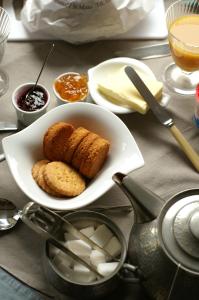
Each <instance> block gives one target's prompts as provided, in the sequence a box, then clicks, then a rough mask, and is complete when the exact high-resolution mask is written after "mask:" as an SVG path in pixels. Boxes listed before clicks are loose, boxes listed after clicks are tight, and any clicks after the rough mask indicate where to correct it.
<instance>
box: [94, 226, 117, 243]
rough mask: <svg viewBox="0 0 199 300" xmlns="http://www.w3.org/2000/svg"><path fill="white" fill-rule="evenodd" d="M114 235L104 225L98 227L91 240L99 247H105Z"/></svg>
mask: <svg viewBox="0 0 199 300" xmlns="http://www.w3.org/2000/svg"><path fill="white" fill-rule="evenodd" d="M112 236H113V234H112V232H111V231H110V229H109V228H108V227H107V226H106V225H104V224H102V225H100V226H98V227H97V229H96V230H95V232H94V233H93V234H92V236H91V237H90V239H91V240H92V241H93V242H95V243H96V244H97V245H98V246H100V247H104V246H105V245H106V244H107V243H108V241H109V240H110V239H111V238H112Z"/></svg>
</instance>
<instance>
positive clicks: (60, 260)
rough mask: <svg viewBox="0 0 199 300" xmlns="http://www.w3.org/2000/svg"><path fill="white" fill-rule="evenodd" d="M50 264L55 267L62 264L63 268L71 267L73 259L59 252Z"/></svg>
mask: <svg viewBox="0 0 199 300" xmlns="http://www.w3.org/2000/svg"><path fill="white" fill-rule="evenodd" d="M52 262H53V264H55V265H59V264H63V265H65V266H67V267H71V266H73V264H74V260H73V258H72V257H70V256H69V255H67V254H66V253H64V252H63V251H60V250H59V252H58V253H57V254H56V255H55V256H54V258H53V260H52Z"/></svg>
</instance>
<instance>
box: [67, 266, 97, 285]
mask: <svg viewBox="0 0 199 300" xmlns="http://www.w3.org/2000/svg"><path fill="white" fill-rule="evenodd" d="M71 279H73V280H74V281H77V282H84V283H89V282H92V281H94V280H95V279H96V276H95V274H94V273H93V272H92V271H90V270H89V269H88V268H86V267H85V266H83V265H81V264H79V263H76V264H75V265H74V273H73V278H71Z"/></svg>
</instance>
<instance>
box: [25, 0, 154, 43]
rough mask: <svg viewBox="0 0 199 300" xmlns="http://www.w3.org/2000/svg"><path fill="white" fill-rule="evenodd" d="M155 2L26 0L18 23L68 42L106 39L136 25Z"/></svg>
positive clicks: (143, 0)
mask: <svg viewBox="0 0 199 300" xmlns="http://www.w3.org/2000/svg"><path fill="white" fill-rule="evenodd" d="M154 3H155V0H27V1H26V3H25V5H24V8H23V10H22V15H21V18H22V22H23V24H24V25H25V27H26V28H27V29H28V30H29V31H31V32H36V31H43V32H45V33H48V34H51V35H52V36H54V37H56V38H58V39H62V40H65V41H68V42H70V43H75V44H78V43H83V42H90V41H94V40H102V39H107V38H109V37H113V36H114V35H118V34H122V33H124V32H126V31H128V30H129V29H131V28H132V27H133V26H134V25H136V24H137V23H138V22H139V21H140V20H141V19H143V18H144V17H145V16H146V14H147V13H148V12H149V11H150V10H151V9H152V8H153V6H154Z"/></svg>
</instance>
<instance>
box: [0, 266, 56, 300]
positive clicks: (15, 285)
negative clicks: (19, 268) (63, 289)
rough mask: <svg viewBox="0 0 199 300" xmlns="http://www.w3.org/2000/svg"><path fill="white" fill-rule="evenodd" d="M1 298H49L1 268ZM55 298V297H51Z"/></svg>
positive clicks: (31, 299)
mask: <svg viewBox="0 0 199 300" xmlns="http://www.w3.org/2000/svg"><path fill="white" fill-rule="evenodd" d="M0 299H3V300H44V299H45V300H47V299H50V298H46V296H45V295H42V294H41V293H39V292H38V291H36V290H34V289H32V288H31V287H29V286H28V285H26V284H24V283H22V282H21V281H19V280H18V279H17V278H16V277H14V276H12V275H11V274H10V273H8V272H6V271H5V270H4V269H2V268H0ZM51 299H53V298H51Z"/></svg>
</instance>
